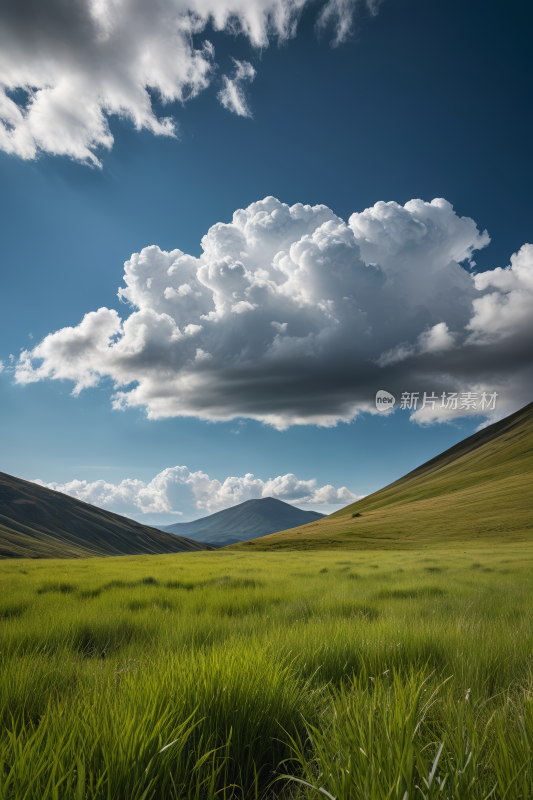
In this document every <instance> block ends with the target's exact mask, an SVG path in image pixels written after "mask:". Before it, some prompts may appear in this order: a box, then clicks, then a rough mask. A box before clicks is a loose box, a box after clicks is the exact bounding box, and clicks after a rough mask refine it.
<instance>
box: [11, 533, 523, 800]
mask: <svg viewBox="0 0 533 800" xmlns="http://www.w3.org/2000/svg"><path fill="white" fill-rule="evenodd" d="M465 551H466V552H465ZM0 585H1V588H2V593H1V597H0V665H1V667H0V668H1V672H2V675H1V681H0V693H1V703H0V713H1V733H0V737H1V741H0V762H1V763H0V798H2V800H3V799H4V798H6V799H7V798H13V799H14V800H22V798H24V799H26V798H28V800H33V798H35V799H37V798H39V800H47V799H48V798H57V799H58V800H59V798H61V799H63V798H64V799H65V800H82V799H89V800H92V798H102V800H103V799H104V798H106V800H115V799H122V798H123V799H124V800H135V799H137V800H143V799H145V800H146V799H147V798H151V797H154V798H198V800H200V798H214V797H215V796H218V797H221V798H222V797H224V798H229V797H231V796H233V795H236V796H237V797H246V798H254V799H255V798H257V797H262V796H265V797H287V798H318V797H324V796H328V795H327V793H329V795H330V796H331V797H334V798H336V799H337V800H345V799H346V800H347V799H348V798H357V799H358V800H359V798H361V800H362V799H363V798H369V800H385V798H390V800H409V799H410V798H415V797H417V798H422V797H425V798H436V797H439V798H457V799H458V798H461V799H464V798H468V799H470V798H474V800H477V799H478V798H486V797H489V796H490V797H493V798H508V800H511V798H512V799H513V800H514V799H516V798H530V797H532V796H533V764H532V751H531V746H532V743H533V696H532V690H533V676H532V668H533V616H532V614H531V608H532V603H533V548H532V547H531V546H529V545H524V544H519V543H515V544H509V545H508V546H505V547H503V546H499V547H496V546H492V547H486V548H478V549H477V550H476V551H473V550H472V549H467V548H465V547H461V548H455V549H452V548H447V549H445V550H431V551H428V550H426V549H423V550H420V551H404V552H382V551H381V552H380V551H373V552H371V551H360V552H353V551H348V552H346V551H345V552H340V551H334V550H333V551H322V552H284V553H261V552H259V553H251V552H240V551H227V550H226V551H218V552H211V553H191V554H177V555H164V556H136V557H122V558H108V559H87V560H62V561H36V560H33V561H29V560H11V561H3V562H1V563H0ZM284 776H285V777H284ZM287 776H289V777H287ZM295 779H298V780H299V781H303V783H302V782H298V781H297V780H295ZM306 784H310V786H307V785H306ZM311 787H315V788H311ZM417 787H418V788H417ZM318 789H323V792H322V793H321V794H319V793H318V791H317V790H318Z"/></svg>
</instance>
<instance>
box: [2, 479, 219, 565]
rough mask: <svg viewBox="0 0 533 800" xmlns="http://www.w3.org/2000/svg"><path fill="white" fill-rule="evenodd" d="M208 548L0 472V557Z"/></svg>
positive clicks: (178, 551)
mask: <svg viewBox="0 0 533 800" xmlns="http://www.w3.org/2000/svg"><path fill="white" fill-rule="evenodd" d="M211 549H212V548H210V547H207V546H206V545H202V544H199V543H198V542H192V541H190V540H189V539H184V538H182V537H180V536H173V535H172V534H170V533H163V532H162V531H160V530H157V529H156V528H149V527H148V526H147V525H141V524H140V523H138V522H134V521H133V520H131V519H127V518H126V517H121V516H120V515H119V514H113V513H111V511H104V510H103V509H101V508H97V507H96V506H91V505H89V504H88V503H82V502H81V500H75V499H74V498H73V497H69V496H68V495H66V494H62V493H61V492H54V491H52V490H51V489H46V488H44V487H43V486H38V485H37V484H35V483H31V482H30V481H23V480H21V479H20V478H14V477H13V476H12V475H6V474H5V473H3V472H0V558H87V557H89V556H121V555H141V554H146V555H154V554H156V553H180V552H184V551H193V550H211Z"/></svg>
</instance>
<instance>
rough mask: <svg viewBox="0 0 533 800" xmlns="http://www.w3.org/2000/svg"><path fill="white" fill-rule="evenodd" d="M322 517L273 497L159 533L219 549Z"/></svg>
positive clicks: (178, 523) (315, 512) (257, 499)
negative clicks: (170, 534)
mask: <svg viewBox="0 0 533 800" xmlns="http://www.w3.org/2000/svg"><path fill="white" fill-rule="evenodd" d="M323 516H324V514H319V513H318V512H317V511H302V509H301V508H297V507H296V506H293V505H291V504H290V503H286V502H284V501H283V500H279V499H278V498H277V497H259V498H253V499H251V500H244V502H242V503H238V504H237V505H236V506H231V507H230V508H225V509H223V510H222V511H216V512H215V513H214V514H209V516H207V517H202V518H201V519H197V520H194V521H193V522H176V523H174V525H167V526H165V527H163V528H161V530H163V531H168V532H169V533H174V534H178V535H180V536H187V537H188V538H189V539H193V540H194V541H197V542H204V543H208V544H213V545H215V546H218V547H221V546H223V545H227V544H233V543H235V542H245V541H248V540H249V539H257V538H258V537H260V536H267V535H268V534H269V533H276V532H277V531H282V530H287V529H289V528H298V527H299V526H300V525H307V524H308V523H310V522H315V521H317V520H319V519H322V517H323Z"/></svg>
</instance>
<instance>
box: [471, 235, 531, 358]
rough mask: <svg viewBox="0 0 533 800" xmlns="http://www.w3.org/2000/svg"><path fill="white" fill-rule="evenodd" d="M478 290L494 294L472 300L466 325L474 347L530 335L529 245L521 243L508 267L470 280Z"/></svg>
mask: <svg viewBox="0 0 533 800" xmlns="http://www.w3.org/2000/svg"><path fill="white" fill-rule="evenodd" d="M474 281H475V284H476V288H477V289H478V290H479V291H484V290H488V288H489V287H490V286H492V287H494V288H495V289H497V290H498V291H496V292H491V293H490V294H485V295H484V296H483V297H480V298H479V299H476V300H474V302H473V306H474V312H475V313H474V316H473V317H472V319H471V320H470V322H469V323H468V325H467V328H468V329H469V330H470V331H472V333H471V335H470V337H469V339H468V341H469V342H472V343H474V344H488V343H491V342H497V341H500V340H502V339H505V338H507V337H508V336H512V335H514V334H520V333H522V334H525V332H526V331H529V332H530V334H531V333H533V245H531V244H525V245H524V246H523V247H521V248H520V250H519V251H518V253H514V254H513V255H512V256H511V264H510V266H508V267H506V268H505V269H501V267H498V268H497V269H494V270H492V271H491V272H482V273H480V274H478V275H476V276H475V277H474Z"/></svg>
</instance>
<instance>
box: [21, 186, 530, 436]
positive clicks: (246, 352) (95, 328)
mask: <svg viewBox="0 0 533 800" xmlns="http://www.w3.org/2000/svg"><path fill="white" fill-rule="evenodd" d="M489 241H490V240H489V236H488V234H487V233H486V232H484V233H480V232H479V231H478V229H477V227H476V224H475V222H474V221H473V220H472V219H470V218H468V217H459V216H458V215H457V214H456V213H455V212H454V210H453V207H452V206H451V205H450V203H448V202H447V201H446V200H443V199H436V200H433V201H432V202H423V201H422V200H411V201H410V202H408V203H406V204H405V206H401V205H398V204H397V203H395V202H387V203H385V202H379V203H376V205H375V206H373V207H372V208H367V209H365V210H364V211H362V212H359V213H354V214H352V216H351V217H350V219H349V221H348V223H346V222H344V221H343V220H342V219H340V218H339V217H338V216H336V215H335V214H334V213H333V212H332V211H331V210H330V209H329V208H327V207H326V206H322V205H318V206H307V205H302V204H300V203H297V204H296V205H293V206H291V207H289V206H287V205H285V204H283V203H281V202H280V201H278V200H276V199H275V198H273V197H267V198H265V199H264V200H261V201H259V202H256V203H252V204H251V205H250V206H248V208H246V209H239V210H237V211H236V212H235V213H234V215H233V219H232V221H231V222H219V223H217V224H215V225H213V226H212V227H211V228H210V229H209V231H208V232H207V234H206V235H205V236H204V237H203V239H202V248H203V254H202V255H201V256H200V257H194V256H191V255H188V254H187V253H184V252H183V251H181V250H179V249H175V250H171V251H170V252H165V251H162V250H160V249H159V247H157V246H151V247H147V248H145V249H144V250H142V251H141V252H140V253H135V254H134V255H133V256H132V257H131V258H130V260H129V261H127V262H126V264H125V274H124V286H123V287H122V288H120V290H119V297H120V299H121V300H122V301H123V302H124V303H126V304H129V306H130V308H129V310H128V311H126V313H125V314H123V315H122V316H120V315H119V314H118V313H117V311H116V310H114V309H108V308H100V309H98V310H97V311H90V312H89V313H87V314H86V316H85V317H84V318H83V320H82V321H81V322H80V323H79V325H77V326H75V327H72V328H63V329H61V330H59V331H57V332H55V333H51V334H49V335H48V336H46V337H45V338H44V339H43V340H42V341H41V342H40V343H39V344H37V345H36V346H35V347H34V348H33V349H32V350H24V351H23V352H22V353H21V355H20V358H19V360H18V362H17V365H16V380H17V381H18V382H19V383H28V382H33V381H39V380H43V379H66V380H69V381H72V382H73V383H74V390H73V391H74V393H75V394H77V393H79V392H80V391H82V390H83V389H86V388H89V387H93V386H96V385H97V384H98V382H99V381H100V380H101V379H102V378H109V379H111V380H112V381H113V382H114V384H115V392H114V394H113V400H112V402H113V405H114V407H115V408H116V409H126V408H138V407H141V408H144V409H146V411H147V413H148V416H149V417H151V418H162V417H173V416H184V417H186V416H195V417H199V418H202V419H207V420H230V419H234V418H239V417H240V418H243V419H244V418H253V419H256V420H260V421H262V422H265V423H267V424H270V425H274V426H276V427H278V428H286V427H287V426H289V425H294V424H316V425H333V424H336V422H338V421H339V420H344V421H349V420H351V419H353V418H354V417H355V416H357V414H359V413H361V412H362V411H370V412H375V405H374V396H375V392H376V390H377V389H383V388H385V389H387V391H389V392H391V393H392V394H393V395H394V396H395V397H396V398H399V397H400V396H401V394H402V392H406V391H411V392H419V393H420V396H421V397H422V393H423V392H428V393H430V392H435V393H437V394H439V395H440V394H441V393H442V392H443V391H445V392H463V391H469V390H473V387H474V386H475V387H476V391H479V392H483V391H485V392H495V391H496V392H498V395H499V399H498V412H497V413H501V412H506V413H509V412H510V411H513V410H515V409H516V408H518V407H520V406H521V405H524V404H525V403H526V402H529V400H531V389H532V385H531V384H532V380H531V374H532V371H531V361H532V352H531V324H532V320H533V290H532V288H531V287H532V285H533V258H532V253H533V248H532V246H531V245H526V246H524V247H523V248H522V249H521V250H520V252H519V253H518V254H516V255H514V256H513V257H512V260H511V266H510V267H508V268H506V269H503V270H502V269H496V270H493V271H491V272H485V273H482V274H479V275H473V274H472V273H471V272H470V271H469V270H468V269H466V268H464V267H463V266H462V263H468V262H469V261H471V258H472V255H473V253H474V252H475V251H476V250H479V249H480V248H482V247H485V246H486V245H487V244H488V243H489ZM185 287H187V288H185ZM420 412H421V409H420V408H418V409H413V410H412V414H413V418H414V419H416V420H425V421H429V420H433V421H434V420H439V419H440V420H445V419H449V418H450V417H453V416H461V415H464V414H465V413H471V412H472V410H471V409H470V410H468V409H463V408H461V407H458V408H455V409H454V408H448V407H445V408H441V407H440V406H438V405H437V406H436V407H435V408H432V409H428V408H425V409H424V410H423V413H420ZM483 413H484V415H485V416H489V417H490V416H491V414H493V413H496V412H495V411H494V409H492V410H490V409H489V410H487V409H483Z"/></svg>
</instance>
